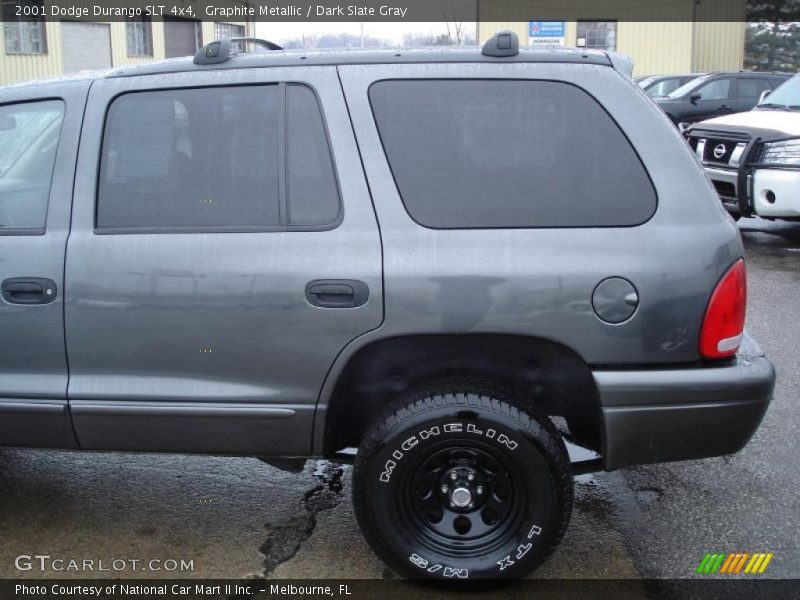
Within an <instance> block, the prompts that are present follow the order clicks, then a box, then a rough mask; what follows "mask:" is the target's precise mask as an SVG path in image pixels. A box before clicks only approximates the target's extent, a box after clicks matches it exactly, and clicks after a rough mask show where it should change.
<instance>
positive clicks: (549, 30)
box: [528, 21, 567, 38]
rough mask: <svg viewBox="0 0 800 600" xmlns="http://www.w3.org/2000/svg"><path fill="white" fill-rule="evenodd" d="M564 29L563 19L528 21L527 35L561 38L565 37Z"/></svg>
mask: <svg viewBox="0 0 800 600" xmlns="http://www.w3.org/2000/svg"><path fill="white" fill-rule="evenodd" d="M566 29H567V26H566V23H565V22H564V21H529V22H528V37H532V38H563V37H566Z"/></svg>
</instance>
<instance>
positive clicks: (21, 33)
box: [3, 0, 47, 54]
mask: <svg viewBox="0 0 800 600" xmlns="http://www.w3.org/2000/svg"><path fill="white" fill-rule="evenodd" d="M22 9H23V10H24V11H25V12H28V13H29V16H17V14H16V13H17V6H16V5H15V4H12V3H6V2H3V34H4V36H5V41H6V54H46V53H47V36H46V34H45V28H44V27H45V26H44V11H45V6H44V0H28V1H25V2H22Z"/></svg>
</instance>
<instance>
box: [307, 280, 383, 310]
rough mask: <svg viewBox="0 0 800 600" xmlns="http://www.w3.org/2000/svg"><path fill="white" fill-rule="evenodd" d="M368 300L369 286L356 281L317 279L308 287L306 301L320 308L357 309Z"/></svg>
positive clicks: (309, 283)
mask: <svg viewBox="0 0 800 600" xmlns="http://www.w3.org/2000/svg"><path fill="white" fill-rule="evenodd" d="M368 298H369V288H368V287H367V284H366V283H364V282H363V281H357V280H355V279H315V280H314V281H310V282H308V284H307V285H306V300H307V301H308V303H309V304H311V305H312V306H318V307H320V308H357V307H359V306H362V305H363V304H366V302H367V299H368Z"/></svg>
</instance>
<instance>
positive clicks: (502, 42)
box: [481, 29, 519, 57]
mask: <svg viewBox="0 0 800 600" xmlns="http://www.w3.org/2000/svg"><path fill="white" fill-rule="evenodd" d="M481 54H483V55H484V56H498V57H501V56H516V55H517V54H519V38H518V37H517V34H516V33H514V32H513V31H509V30H507V29H506V30H504V31H498V32H497V33H495V34H494V35H493V36H492V37H490V38H489V39H488V40H486V43H485V44H484V45H483V49H482V50H481Z"/></svg>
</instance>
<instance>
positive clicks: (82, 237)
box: [0, 32, 774, 580]
mask: <svg viewBox="0 0 800 600" xmlns="http://www.w3.org/2000/svg"><path fill="white" fill-rule="evenodd" d="M235 42H236V40H234V44H232V43H231V41H230V40H223V41H218V42H213V43H211V44H209V45H207V46H206V47H205V48H203V49H202V50H201V51H200V52H199V53H198V55H197V56H195V57H194V59H191V58H186V59H175V60H168V61H165V62H160V63H154V64H147V65H141V66H134V67H126V68H123V69H121V70H117V71H113V72H110V73H106V74H102V75H97V76H88V75H86V76H81V77H77V78H71V79H64V80H59V81H53V82H42V83H32V84H29V85H19V86H12V87H7V88H4V89H0V223H2V225H1V226H0V282H2V284H1V285H2V300H1V301H0V332H2V336H3V340H4V342H5V343H3V344H2V345H0V445H5V446H29V447H42V448H68V449H81V450H116V451H135V452H142V451H143V452H181V453H207V454H222V455H255V456H260V457H264V458H265V459H266V460H268V461H270V462H272V463H274V464H278V465H280V466H283V467H285V468H290V467H296V466H298V464H299V465H302V461H303V460H304V459H305V458H307V457H312V456H326V457H334V458H337V459H342V457H343V456H345V454H343V452H344V451H345V450H348V449H352V448H357V449H358V450H357V454H356V458H355V469H354V473H353V494H354V503H355V509H356V512H357V516H358V520H359V523H360V524H361V527H362V529H363V531H364V534H365V536H366V537H367V539H368V540H369V542H370V544H371V545H372V547H373V548H374V549H375V551H376V552H377V553H378V554H379V555H380V556H381V557H382V558H383V559H384V560H385V561H386V562H387V563H388V564H389V565H391V567H393V568H394V569H396V570H397V571H398V572H400V573H402V574H404V575H407V576H411V577H425V578H432V579H444V580H450V579H466V578H500V577H520V576H523V575H525V574H526V573H528V572H529V571H530V570H531V569H533V568H534V567H536V566H537V565H538V564H540V563H541V562H542V561H543V560H544V559H545V558H546V557H547V556H548V555H549V554H550V553H551V552H552V551H553V549H554V548H555V547H556V546H557V544H558V543H559V541H560V540H561V537H562V536H563V534H564V532H565V530H566V527H567V523H568V521H569V517H570V511H571V507H572V494H573V489H572V477H573V474H575V473H579V472H582V471H583V472H585V471H587V470H599V469H607V470H613V469H618V468H620V467H624V466H627V465H635V464H642V463H653V462H660V461H671V460H684V459H693V458H702V457H709V456H718V455H722V454H728V453H733V452H736V451H738V450H739V449H741V448H742V447H743V446H744V445H745V444H746V443H747V441H748V439H749V438H750V436H751V435H752V434H753V432H754V431H755V429H756V428H757V427H758V425H759V423H760V421H761V418H762V416H763V415H764V412H765V410H766V409H767V405H768V403H769V400H770V397H771V394H772V388H773V384H774V371H773V368H772V366H771V364H770V363H769V361H768V360H767V359H766V358H765V357H764V356H763V355H762V353H761V352H760V350H759V349H758V346H757V345H756V344H755V342H753V341H752V340H750V339H749V338H748V337H747V334H746V333H745V330H744V315H745V300H746V299H745V296H746V282H745V268H744V263H743V256H744V253H743V247H742V243H741V240H740V237H739V234H738V232H737V230H736V228H735V227H734V224H733V222H732V221H731V219H730V218H729V217H728V216H727V215H726V214H725V212H724V210H723V208H722V207H721V206H720V204H719V201H718V200H717V198H716V195H715V193H714V189H713V188H712V187H711V185H710V184H709V183H708V181H707V179H706V178H705V176H704V175H703V172H702V170H701V169H700V167H699V165H698V164H697V161H696V160H695V158H694V157H693V156H692V154H691V152H690V150H689V148H688V147H687V145H686V144H685V143H684V142H683V140H682V139H681V137H680V136H679V135H678V133H677V132H676V131H675V129H674V127H673V126H672V125H671V124H670V122H669V121H668V120H667V118H666V117H665V116H664V115H663V114H662V113H661V112H660V111H659V109H658V108H657V107H656V106H655V105H654V104H653V103H652V102H650V101H648V99H647V98H646V97H645V95H644V94H643V93H642V92H641V91H640V90H639V89H638V88H637V87H636V86H635V84H633V83H632V81H631V80H630V77H629V76H630V69H631V65H630V63H629V62H628V61H627V60H626V59H624V58H622V57H620V56H618V55H615V54H612V53H605V52H599V51H584V50H580V51H570V50H564V49H553V50H519V48H518V41H517V39H516V36H514V35H513V34H511V33H507V32H502V33H500V34H498V35H496V36H495V37H493V38H492V39H491V40H489V41H488V42H487V44H486V46H485V47H484V48H483V50H482V51H481V50H479V49H457V50H451V51H441V50H435V51H427V50H419V51H379V52H335V53H319V54H315V53H305V52H288V51H281V50H279V49H275V48H276V47H275V46H274V45H269V44H266V43H264V45H266V46H267V47H268V48H271V50H270V51H269V52H262V53H253V54H236V51H235V48H236V47H237V45H236V43H235ZM556 424H558V426H556ZM565 441H570V442H572V443H574V444H578V445H580V446H583V447H585V448H587V449H590V450H593V451H594V452H596V453H597V455H598V456H599V459H597V460H596V461H590V462H589V463H588V464H587V463H576V464H571V462H570V458H569V455H568V453H567V449H566V446H565Z"/></svg>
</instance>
